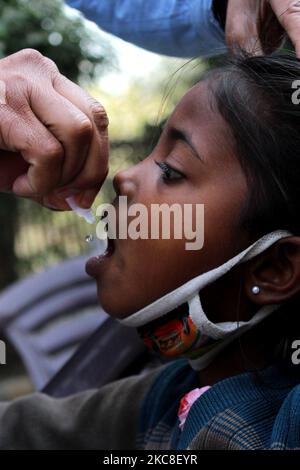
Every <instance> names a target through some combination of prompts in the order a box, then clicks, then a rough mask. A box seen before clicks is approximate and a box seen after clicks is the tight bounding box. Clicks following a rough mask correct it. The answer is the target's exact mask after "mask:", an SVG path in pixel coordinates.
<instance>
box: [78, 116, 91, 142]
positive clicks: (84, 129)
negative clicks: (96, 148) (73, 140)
mask: <svg viewBox="0 0 300 470" xmlns="http://www.w3.org/2000/svg"><path fill="white" fill-rule="evenodd" d="M74 134H75V136H77V137H79V138H91V137H92V134H93V125H92V123H91V121H90V120H89V119H88V118H84V119H80V120H78V123H77V125H76V126H75V127H74Z"/></svg>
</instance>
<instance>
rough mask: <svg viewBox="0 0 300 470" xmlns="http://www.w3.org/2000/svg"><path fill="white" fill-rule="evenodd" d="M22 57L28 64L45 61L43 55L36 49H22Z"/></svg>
mask: <svg viewBox="0 0 300 470" xmlns="http://www.w3.org/2000/svg"><path fill="white" fill-rule="evenodd" d="M19 54H20V57H22V59H23V60H25V61H26V62H27V61H29V62H40V61H41V60H42V59H43V55H42V54H41V53H40V52H39V51H37V50H36V49H30V48H26V49H22V50H21V51H20V52H19Z"/></svg>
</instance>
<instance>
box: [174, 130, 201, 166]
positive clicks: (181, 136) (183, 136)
mask: <svg viewBox="0 0 300 470" xmlns="http://www.w3.org/2000/svg"><path fill="white" fill-rule="evenodd" d="M168 133H169V135H170V137H171V138H173V139H174V140H181V141H183V142H185V143H186V144H187V145H188V146H189V147H190V148H191V149H192V150H193V154H194V155H195V157H196V158H198V160H200V161H201V162H203V161H204V160H203V157H202V156H201V155H200V154H199V152H198V150H197V149H196V146H195V144H194V142H193V140H192V138H191V136H190V135H189V134H188V133H187V132H185V131H183V130H182V129H178V128H176V127H170V128H169V129H168Z"/></svg>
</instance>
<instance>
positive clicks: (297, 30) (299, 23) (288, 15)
mask: <svg viewBox="0 0 300 470" xmlns="http://www.w3.org/2000/svg"><path fill="white" fill-rule="evenodd" d="M270 5H271V7H272V9H273V11H274V13H275V15H276V16H277V19H278V21H279V22H280V24H281V25H282V27H283V28H284V29H285V30H286V32H287V34H288V36H289V38H290V40H291V41H292V43H293V45H294V47H295V51H296V54H297V57H298V58H300V2H299V1H295V0H294V1H292V0H270Z"/></svg>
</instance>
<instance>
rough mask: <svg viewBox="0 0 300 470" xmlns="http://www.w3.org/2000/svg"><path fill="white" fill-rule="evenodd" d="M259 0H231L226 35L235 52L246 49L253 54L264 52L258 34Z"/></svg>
mask: <svg viewBox="0 0 300 470" xmlns="http://www.w3.org/2000/svg"><path fill="white" fill-rule="evenodd" d="M257 8H258V6H257V0H229V1H228V6H227V16H226V28H225V37H226V43H227V45H228V48H229V49H230V50H231V51H232V52H233V53H236V52H239V51H240V50H245V51H247V52H248V53H251V54H260V53H261V52H262V50H261V45H260V41H259V34H258V22H257Z"/></svg>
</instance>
